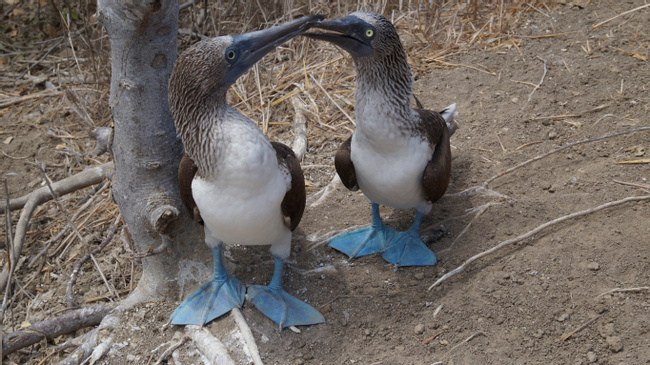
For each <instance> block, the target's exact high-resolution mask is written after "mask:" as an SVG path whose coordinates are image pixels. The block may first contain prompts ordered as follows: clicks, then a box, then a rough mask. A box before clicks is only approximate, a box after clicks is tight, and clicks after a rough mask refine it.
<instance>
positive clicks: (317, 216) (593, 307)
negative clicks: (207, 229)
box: [2, 0, 650, 364]
mask: <svg viewBox="0 0 650 365" xmlns="http://www.w3.org/2000/svg"><path fill="white" fill-rule="evenodd" d="M642 5H644V2H643V1H641V0H636V1H623V2H620V1H614V0H603V1H593V2H591V4H588V5H585V6H584V7H582V6H577V5H575V4H574V3H570V4H566V5H561V6H559V7H557V8H555V9H554V10H553V11H552V12H551V13H547V11H546V10H543V11H542V10H540V11H536V12H534V13H532V16H531V17H530V19H529V20H528V21H527V22H526V23H525V25H524V26H522V27H521V28H519V29H517V30H515V31H513V34H516V36H513V37H511V38H509V39H508V40H507V42H504V41H503V40H501V42H500V44H499V46H498V47H497V46H496V44H497V43H499V42H496V40H495V41H494V42H490V43H488V44H486V45H485V47H484V48H482V49H476V50H472V51H469V52H466V53H463V54H461V55H458V56H456V57H454V58H453V59H451V60H449V62H450V63H452V64H454V65H456V67H449V68H446V69H439V68H434V67H431V72H430V73H427V74H424V75H419V76H418V77H417V79H416V82H415V94H416V95H417V96H418V98H419V99H420V100H421V102H422V103H423V104H424V105H425V106H426V107H428V108H432V109H442V108H444V107H445V106H446V105H448V104H450V103H456V104H457V108H458V110H459V112H460V115H459V122H460V128H459V130H458V131H457V132H456V134H455V135H454V136H453V138H452V153H453V162H452V168H453V171H452V178H451V185H450V187H449V190H448V195H447V196H445V197H443V198H442V199H441V200H440V201H439V202H438V203H436V204H435V205H434V207H433V210H432V212H431V214H429V215H428V216H427V217H426V218H425V221H424V223H423V225H422V227H423V228H422V235H423V236H426V237H429V236H431V235H432V234H433V232H434V231H436V230H437V229H438V228H440V227H441V226H443V227H444V230H445V231H446V234H445V235H444V236H443V237H442V238H441V239H440V240H438V241H436V242H433V243H432V244H431V248H432V249H433V250H434V252H436V254H437V256H438V259H439V263H438V265H437V266H435V267H406V268H400V269H397V270H395V269H394V268H393V267H392V266H391V265H390V264H387V263H386V262H385V261H384V260H383V259H382V258H381V257H380V256H378V255H375V256H367V257H363V258H359V259H355V260H349V259H348V258H347V257H345V256H344V255H342V254H340V253H339V252H336V251H334V250H333V249H330V248H328V247H327V246H326V241H327V239H328V238H329V237H331V236H332V235H333V234H335V233H338V232H340V231H342V230H345V229H348V228H350V227H353V226H363V225H367V224H368V223H369V221H370V204H369V202H368V201H367V200H366V198H365V197H364V196H363V195H362V194H360V193H351V192H348V191H347V190H345V188H343V187H342V186H341V185H338V186H337V187H336V189H333V190H332V191H331V193H330V194H329V195H327V197H326V198H324V199H322V200H319V198H320V197H321V195H322V190H320V188H323V187H325V186H327V185H328V183H329V182H330V181H331V179H332V177H333V176H334V174H335V173H334V169H333V152H334V151H335V149H336V147H337V143H338V142H336V141H334V140H327V139H326V140H323V141H322V143H321V144H320V145H315V144H314V142H313V141H311V142H310V143H311V147H310V151H309V152H308V154H307V155H306V156H305V159H304V161H303V167H304V169H305V176H306V178H307V179H308V180H309V181H310V182H311V183H312V184H313V186H314V189H313V190H311V191H310V193H311V195H310V196H309V198H308V207H307V210H306V213H305V216H304V218H303V220H302V222H301V224H300V226H299V228H298V229H297V231H296V232H295V233H294V238H295V241H294V249H293V252H292V255H291V257H290V258H289V261H288V265H287V266H288V269H286V270H285V278H284V284H285V289H286V290H287V291H288V292H289V293H293V294H295V295H296V296H298V297H299V298H301V299H304V300H305V301H307V302H309V303H310V304H312V305H314V306H316V307H318V308H319V309H320V310H321V311H323V313H324V314H325V318H326V320H327V323H326V324H321V325H316V326H311V327H303V328H300V330H301V333H295V332H293V331H291V330H289V329H285V330H282V331H280V330H279V329H278V326H277V325H276V324H275V323H273V322H271V321H270V320H269V319H267V318H266V317H264V316H263V315H262V314H261V313H259V312H258V311H257V310H256V309H255V308H254V307H252V306H251V305H250V304H248V303H246V304H245V306H244V308H243V309H242V312H243V315H244V317H245V318H246V320H247V321H248V323H249V325H250V327H251V328H252V330H253V334H254V336H255V339H256V341H257V344H258V346H259V347H260V352H261V355H262V358H263V360H264V362H265V363H266V364H433V363H444V364H591V363H593V364H648V363H650V290H649V289H648V286H649V285H650V203H649V202H648V200H646V201H643V202H629V203H625V204H622V205H619V206H616V207H613V208H609V209H605V210H602V211H599V212H595V213H593V214H588V215H583V216H580V217H577V218H574V219H570V220H567V221H565V222H562V223H559V224H556V225H552V226H550V227H548V228H547V229H544V230H542V231H540V232H539V233H537V234H535V235H533V236H532V237H531V238H528V239H524V240H522V241H520V242H518V243H516V244H513V245H510V246H507V247H505V248H503V249H501V250H499V251H497V252H496V253H495V254H493V255H489V256H486V257H484V258H482V259H480V260H477V261H475V262H473V263H471V264H470V265H468V267H467V269H466V270H464V271H463V272H461V273H460V274H458V275H456V276H453V277H451V278H450V279H448V280H446V281H444V282H442V283H441V284H440V285H439V286H438V287H436V288H434V289H432V290H429V287H430V286H431V285H432V284H433V283H434V282H435V281H436V280H437V279H439V278H440V277H441V276H442V275H444V274H445V273H447V272H449V271H451V270H453V269H455V268H456V267H458V266H459V265H461V264H462V263H463V262H464V261H466V260H467V259H469V258H470V257H472V256H474V255H476V254H479V253H481V252H483V251H486V250H488V249H490V248H492V247H494V246H496V245H497V244H499V243H501V242H503V241H506V240H509V239H513V238H515V237H517V236H520V235H523V234H525V233H526V232H528V231H530V230H532V229H534V228H535V227H538V226H540V225H542V224H543V223H545V222H549V221H551V220H553V219H556V218H559V217H562V216H565V215H568V214H571V213H574V212H578V211H582V210H586V209H589V208H593V207H596V206H599V205H601V204H604V203H607V202H611V201H615V200H618V199H622V198H625V197H630V196H641V195H647V194H648V193H649V191H648V190H649V189H650V182H649V181H648V179H650V167H649V166H650V165H648V164H647V163H645V164H619V162H622V161H629V160H642V159H646V160H647V159H648V158H649V157H650V152H648V150H649V149H650V132H649V131H648V130H645V131H643V132H636V133H625V134H622V135H620V136H616V137H611V138H605V139H601V140H598V141H594V142H587V143H583V144H578V145H575V146H573V147H570V148H567V149H564V150H562V151H559V152H557V153H553V154H550V155H548V156H546V157H543V158H541V159H540V160H538V161H535V162H532V163H530V164H527V165H525V166H523V167H520V168H518V169H516V170H514V171H512V172H510V173H508V174H505V175H503V176H501V177H499V178H497V179H495V180H494V181H493V182H491V183H490V184H489V189H491V191H493V192H496V193H498V194H488V193H478V194H458V193H460V192H462V191H464V190H466V189H468V188H471V187H473V186H477V185H479V184H481V183H483V182H484V181H486V180H487V179H489V178H490V177H492V176H494V175H497V174H499V173H501V172H503V171H505V170H507V169H508V168H511V167H514V166H516V165H517V164H519V163H521V162H524V161H527V160H529V159H531V158H534V157H536V156H542V155H544V154H545V153H547V152H549V151H552V150H554V149H556V148H558V147H561V146H564V145H566V144H569V143H572V142H576V141H581V140H584V139H588V138H592V137H598V136H604V135H608V134H611V133H614V132H620V131H626V130H630V129H634V128H639V127H644V126H649V125H650V121H649V119H648V115H649V112H650V66H649V64H648V58H650V26H649V24H650V8H645V9H643V10H640V11H636V12H633V13H631V14H629V15H625V16H621V17H619V18H617V19H615V20H612V21H610V22H608V23H606V24H604V25H601V26H598V27H596V28H595V29H592V26H594V25H596V24H598V23H599V22H601V21H603V20H606V19H609V18H611V17H613V16H616V15H618V14H620V13H622V12H624V11H626V10H630V9H634V8H636V7H638V6H642ZM540 80H541V81H540ZM3 119H4V120H3V127H2V128H3V132H4V133H5V134H3V136H2V139H3V140H4V139H5V138H6V136H9V135H11V136H14V140H13V141H12V142H11V143H9V144H3V145H2V149H3V151H4V152H5V154H8V155H11V156H14V157H17V156H18V157H20V156H25V155H29V156H30V157H32V159H31V160H33V157H37V158H43V159H47V158H48V154H50V153H51V152H49V151H55V150H56V148H57V144H58V143H59V142H60V141H59V140H57V139H56V138H53V137H51V136H50V137H47V136H44V134H43V133H42V129H41V128H36V127H32V128H30V127H25V126H24V125H23V126H19V125H18V123H15V122H12V121H9V120H7V118H6V115H5V116H3ZM39 123H41V122H39V121H38V120H36V121H33V122H32V124H34V125H36V126H38V125H39ZM279 138H290V136H289V135H288V134H287V135H284V136H279ZM21 144H22V146H23V147H22V148H21ZM88 144H89V145H91V142H88ZM28 145H29V147H27V146H28ZM91 147H92V146H91ZM91 147H87V146H83V145H82V146H80V148H86V149H88V148H91ZM30 154H31V155H30ZM66 158H71V157H66ZM323 165H326V166H325V167H323ZM2 168H3V170H4V171H7V172H19V173H17V174H15V175H12V177H11V179H10V182H11V188H12V189H13V193H16V194H17V193H20V192H23V193H24V192H26V191H29V190H31V188H33V187H35V186H37V185H38V183H39V182H40V178H39V171H38V168H37V167H35V166H33V165H32V164H29V163H27V162H25V160H17V159H13V158H12V159H9V158H7V157H3V162H2ZM60 174H61V175H62V176H64V175H65V171H64V172H60ZM51 177H52V178H53V179H54V180H56V178H57V172H56V171H55V170H54V171H52V176H51ZM633 184H636V186H634V185H633ZM17 186H18V187H17ZM643 186H645V189H643V188H642V187H643ZM381 211H382V216H383V217H384V219H385V221H386V222H388V224H390V225H391V226H393V227H396V228H398V229H406V228H408V227H409V225H410V224H411V222H412V220H413V218H414V212H410V211H401V210H394V209H391V208H386V207H382V209H381ZM41 217H42V220H47V218H46V215H45V214H43V215H42V216H41ZM39 222H40V223H39ZM41 223H43V222H41V221H39V220H37V221H36V225H35V226H34V227H33V229H34V230H37V229H38V224H41ZM116 249H121V247H118V248H116ZM31 250H32V251H31V252H38V249H37V248H33V247H32V248H31ZM226 256H227V257H228V258H229V259H230V261H232V262H233V263H234V265H233V272H232V273H233V274H234V275H235V276H236V277H238V278H239V279H240V280H241V281H242V282H243V283H245V284H247V285H250V284H266V283H267V282H268V280H269V279H270V276H271V274H272V271H273V260H272V258H271V256H270V254H269V253H268V251H267V250H266V249H264V248H240V247H233V248H231V249H230V250H229V251H228V252H227V255H226ZM114 260H115V259H114ZM121 260H123V261H119V260H118V261H117V263H113V264H114V265H118V264H119V265H122V266H125V265H128V264H129V261H128V260H126V259H121ZM119 265H118V266H119ZM251 268H255V269H254V270H253V269H251ZM65 283H66V278H62V279H61V280H57V278H54V277H53V278H52V283H50V284H49V285H60V286H61V287H59V288H58V289H56V290H50V291H48V293H52V294H50V296H54V297H50V298H45V299H44V298H42V297H41V298H40V300H41V301H44V302H43V303H44V304H42V305H41V306H38V307H37V309H35V311H36V313H29V316H30V317H29V318H35V319H38V318H41V319H42V318H43V316H44V314H39V313H38V310H42V311H44V312H45V311H46V308H45V307H47V306H48V304H47V303H48V300H49V303H57V304H59V303H61V302H62V299H57V298H56V296H57V295H60V294H62V293H63V292H64V291H65V287H64V286H65ZM77 286H78V288H79V289H78V290H79V295H80V296H82V297H84V298H89V297H93V296H98V295H100V293H102V289H103V288H102V287H101V286H102V282H101V281H99V280H98V279H92V280H90V279H88V280H86V281H83V280H81V281H80V282H79V284H77ZM616 288H619V289H635V288H636V289H635V290H630V291H621V292H612V290H613V289H616ZM37 299H38V298H37ZM177 304H178V303H168V302H163V303H146V304H143V305H140V306H138V307H136V308H134V309H131V310H129V311H128V312H127V313H126V314H125V316H126V318H127V320H126V321H124V322H123V326H121V327H120V328H119V329H118V330H117V332H116V334H115V338H114V345H113V350H111V352H110V353H109V354H107V355H106V356H105V357H104V358H103V359H102V360H101V361H100V363H102V362H103V363H110V364H126V363H138V364H139V363H142V364H144V363H149V362H151V363H153V362H155V356H156V355H159V354H160V353H161V352H162V350H161V349H158V347H159V345H161V344H163V343H165V342H167V341H170V340H171V339H172V338H173V337H174V336H177V338H178V336H179V333H180V331H182V328H180V327H174V326H171V327H167V326H164V324H165V323H166V322H167V319H168V318H169V314H170V313H171V312H172V311H173V309H174V308H175V306H176V305H177ZM38 308H40V309H38ZM22 320H24V319H23V318H20V319H16V321H18V323H20V322H21V321H22ZM592 320H593V321H592ZM228 321H232V318H230V316H226V317H225V318H223V319H219V320H216V321H214V322H212V323H210V324H209V325H207V328H208V329H210V330H211V331H213V332H215V333H219V331H221V329H222V328H227V327H228V323H227V322H228ZM589 321H591V322H589ZM585 324H586V326H584V328H582V327H583V325H585ZM575 330H577V331H576V332H575V333H573V334H572V335H571V336H569V337H568V338H566V339H565V340H563V338H565V336H566V335H568V334H570V333H571V332H572V331H575ZM62 341H63V340H56V341H54V342H52V341H50V344H49V345H48V344H41V345H37V346H36V347H34V348H32V350H33V352H29V351H27V352H19V353H15V354H12V355H11V356H9V357H8V360H9V361H10V362H14V363H26V364H37V363H39V361H41V360H42V359H43V357H44V353H43V351H40V350H43V349H44V348H45V349H46V350H47V351H46V352H47V353H48V354H49V353H50V352H51V351H50V350H49V349H50V348H54V345H55V344H56V343H59V342H62ZM48 346H49V347H48ZM153 350H156V351H154V352H152V351H153ZM68 351H69V350H68ZM178 351H179V353H180V359H181V360H182V363H183V364H186V363H187V364H191V363H202V360H201V357H200V355H199V354H198V351H197V350H196V348H195V347H194V346H193V345H192V344H191V343H186V344H184V345H183V346H181V347H180V348H179V350H178ZM65 354H66V352H65V351H63V352H61V353H60V354H56V355H54V356H53V357H52V358H51V359H50V360H48V361H52V362H55V361H56V360H57V359H59V360H60V359H61V358H62V357H63V356H64V355H65ZM170 363H172V362H171V360H170Z"/></svg>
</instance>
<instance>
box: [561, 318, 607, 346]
mask: <svg viewBox="0 0 650 365" xmlns="http://www.w3.org/2000/svg"><path fill="white" fill-rule="evenodd" d="M602 316H603V314H599V315H597V316H596V317H594V318H592V319H590V320H588V321H587V322H585V323H583V324H582V325H581V326H580V327H578V328H576V329H574V330H573V331H571V332H569V333H567V334H566V335H564V336H562V338H561V339H560V342H564V341H566V340H568V339H569V337H571V336H573V335H574V334H576V333H577V332H579V331H582V330H583V329H585V328H587V326H589V325H590V324H592V323H594V322H596V320H597V319H598V318H600V317H602Z"/></svg>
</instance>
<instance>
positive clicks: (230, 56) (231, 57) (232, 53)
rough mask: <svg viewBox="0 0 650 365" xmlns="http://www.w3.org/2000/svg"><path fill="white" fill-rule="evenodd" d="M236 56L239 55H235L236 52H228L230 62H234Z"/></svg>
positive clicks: (227, 56)
mask: <svg viewBox="0 0 650 365" xmlns="http://www.w3.org/2000/svg"><path fill="white" fill-rule="evenodd" d="M236 55H237V54H236V53H235V51H233V50H230V51H228V53H226V58H227V59H229V60H234V59H235V56H236Z"/></svg>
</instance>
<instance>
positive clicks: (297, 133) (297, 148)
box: [291, 89, 307, 161]
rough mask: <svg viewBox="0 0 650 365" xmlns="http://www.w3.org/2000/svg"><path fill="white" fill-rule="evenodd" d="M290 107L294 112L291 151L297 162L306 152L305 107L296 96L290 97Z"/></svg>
mask: <svg viewBox="0 0 650 365" xmlns="http://www.w3.org/2000/svg"><path fill="white" fill-rule="evenodd" d="M296 90H299V89H296ZM291 105H293V109H294V110H295V112H296V114H295V115H294V117H293V136H294V137H293V138H294V139H293V145H292V146H291V149H292V150H293V152H294V153H295V154H296V157H297V158H298V161H302V157H303V156H304V155H305V152H307V119H306V118H305V114H304V113H303V110H304V109H305V107H306V106H305V103H303V102H302V100H300V98H298V97H297V96H293V97H291Z"/></svg>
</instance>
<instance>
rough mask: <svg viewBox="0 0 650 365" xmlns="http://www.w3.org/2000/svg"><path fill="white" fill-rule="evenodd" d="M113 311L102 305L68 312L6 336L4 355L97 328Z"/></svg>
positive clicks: (3, 344) (3, 348) (4, 338)
mask: <svg viewBox="0 0 650 365" xmlns="http://www.w3.org/2000/svg"><path fill="white" fill-rule="evenodd" d="M112 309H113V307H112V306H110V305H106V304H100V305H96V306H91V307H86V308H82V309H77V310H74V311H70V312H67V313H65V314H63V315H62V316H60V317H58V318H56V319H51V320H47V321H42V322H38V323H34V324H33V325H31V326H29V327H27V328H25V329H23V330H20V331H16V332H12V333H10V334H8V335H6V336H4V337H3V338H2V353H3V354H4V355H5V356H6V355H8V354H11V353H12V352H15V351H17V350H19V349H22V348H24V347H27V346H29V345H33V344H35V343H37V342H39V341H41V340H43V339H44V338H46V339H48V340H49V339H53V338H55V337H58V336H61V335H64V334H66V333H70V332H74V331H76V330H78V329H81V328H85V327H90V326H95V325H97V324H99V323H100V322H101V321H102V319H103V318H104V317H105V316H106V315H107V314H108V313H109V312H110V311H111V310H112Z"/></svg>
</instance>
